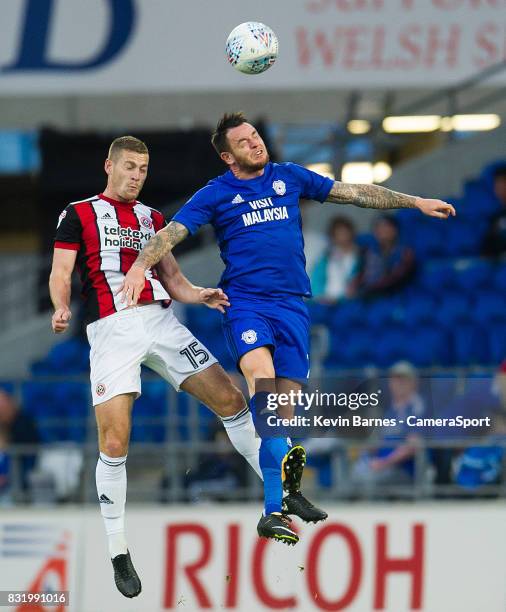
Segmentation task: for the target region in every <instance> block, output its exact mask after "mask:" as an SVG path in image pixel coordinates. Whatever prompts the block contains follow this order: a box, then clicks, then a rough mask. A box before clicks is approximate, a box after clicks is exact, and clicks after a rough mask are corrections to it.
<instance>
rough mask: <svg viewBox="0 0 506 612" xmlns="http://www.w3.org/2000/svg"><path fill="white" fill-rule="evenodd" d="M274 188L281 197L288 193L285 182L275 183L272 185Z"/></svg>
mask: <svg viewBox="0 0 506 612" xmlns="http://www.w3.org/2000/svg"><path fill="white" fill-rule="evenodd" d="M272 188H273V189H274V191H275V192H276V193H277V194H278V195H280V196H282V195H285V193H286V185H285V181H274V182H273V183H272Z"/></svg>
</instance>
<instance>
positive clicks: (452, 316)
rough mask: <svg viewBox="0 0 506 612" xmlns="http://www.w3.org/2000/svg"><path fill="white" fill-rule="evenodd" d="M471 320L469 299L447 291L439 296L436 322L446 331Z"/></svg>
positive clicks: (463, 295) (460, 294) (461, 294)
mask: <svg viewBox="0 0 506 612" xmlns="http://www.w3.org/2000/svg"><path fill="white" fill-rule="evenodd" d="M471 319H472V309H471V303H470V301H469V298H468V297H467V296H466V295H465V294H463V293H457V292H456V291H448V292H444V293H442V294H441V297H440V301H439V305H438V307H437V309H436V321H437V322H438V323H439V325H441V326H442V327H446V328H448V329H450V328H452V327H454V326H455V325H461V324H462V323H468V322H470V321H471Z"/></svg>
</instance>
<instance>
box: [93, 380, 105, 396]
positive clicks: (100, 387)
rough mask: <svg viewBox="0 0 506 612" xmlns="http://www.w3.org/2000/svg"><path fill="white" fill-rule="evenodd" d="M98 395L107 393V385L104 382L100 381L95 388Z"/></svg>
mask: <svg viewBox="0 0 506 612" xmlns="http://www.w3.org/2000/svg"><path fill="white" fill-rule="evenodd" d="M95 391H96V393H97V395H100V396H101V395H104V393H105V385H104V384H102V383H99V384H98V385H97V387H96V389H95Z"/></svg>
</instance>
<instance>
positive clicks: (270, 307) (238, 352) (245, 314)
mask: <svg viewBox="0 0 506 612" xmlns="http://www.w3.org/2000/svg"><path fill="white" fill-rule="evenodd" d="M230 302H231V306H230V307H229V308H227V309H226V314H225V316H224V317H223V331H224V333H225V339H226V341H227V345H228V349H229V351H230V352H231V354H232V357H233V359H234V360H235V362H236V364H237V367H238V369H239V370H240V368H239V361H240V359H241V357H242V356H243V355H244V354H245V353H248V352H249V351H252V350H253V349H256V348H259V347H261V346H268V347H269V348H270V349H271V352H272V358H273V362H274V371H275V372H276V376H280V377H282V378H290V379H295V380H297V379H306V378H308V377H309V328H310V322H309V314H308V311H307V307H306V304H305V303H304V301H303V300H302V298H299V297H293V298H286V299H283V300H279V299H265V300H263V299H247V300H245V299H238V298H237V297H233V298H230Z"/></svg>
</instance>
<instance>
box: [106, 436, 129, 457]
mask: <svg viewBox="0 0 506 612" xmlns="http://www.w3.org/2000/svg"><path fill="white" fill-rule="evenodd" d="M101 446H102V448H101V449H100V450H101V451H102V452H103V453H105V454H106V455H107V456H108V457H124V456H125V455H126V454H127V452H128V438H127V437H126V436H123V435H120V434H118V433H116V432H107V433H106V434H105V435H104V436H103V437H102V444H101Z"/></svg>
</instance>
